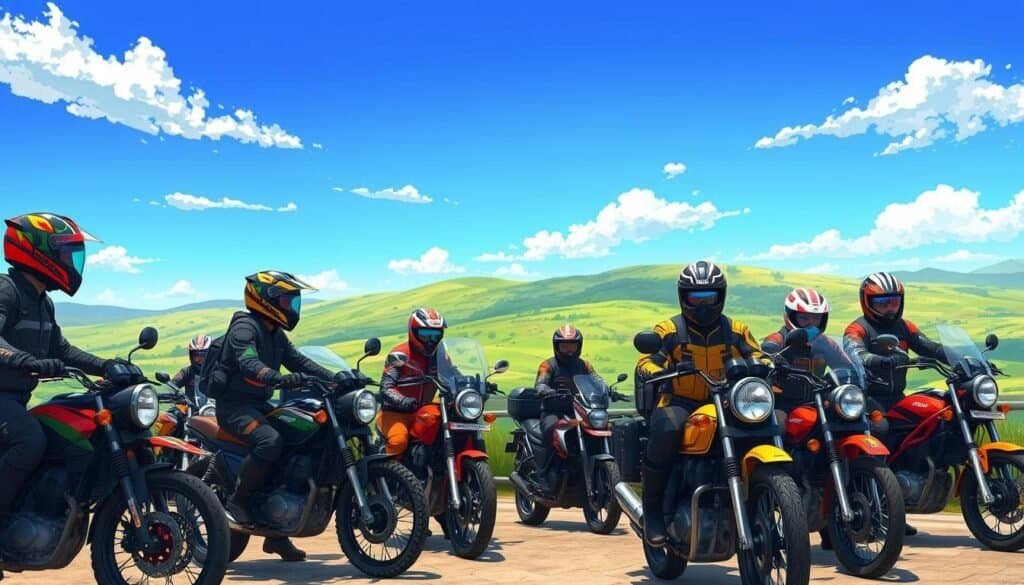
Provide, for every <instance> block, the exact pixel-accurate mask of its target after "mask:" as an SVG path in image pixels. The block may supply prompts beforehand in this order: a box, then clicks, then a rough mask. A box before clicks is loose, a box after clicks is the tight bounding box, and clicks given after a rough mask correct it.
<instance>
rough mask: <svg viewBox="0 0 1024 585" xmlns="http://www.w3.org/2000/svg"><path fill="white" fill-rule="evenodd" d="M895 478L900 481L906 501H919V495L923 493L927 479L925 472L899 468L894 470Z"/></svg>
mask: <svg viewBox="0 0 1024 585" xmlns="http://www.w3.org/2000/svg"><path fill="white" fill-rule="evenodd" d="M896 480H897V481H899V483H900V489H901V490H903V497H904V499H905V500H907V501H908V502H919V501H921V495H922V494H923V493H924V484H925V482H926V481H928V476H927V475H926V474H924V473H916V472H913V471H910V470H907V469H901V470H899V471H897V472H896Z"/></svg>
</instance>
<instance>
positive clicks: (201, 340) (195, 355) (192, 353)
mask: <svg viewBox="0 0 1024 585" xmlns="http://www.w3.org/2000/svg"><path fill="white" fill-rule="evenodd" d="M211 343H213V340H212V339H210V336H209V335H202V334H200V335H196V336H195V337H193V338H192V340H191V341H189V342H188V361H189V363H190V364H192V365H193V366H195V367H197V368H198V367H200V366H202V365H203V362H204V361H206V354H207V353H209V351H210V344H211Z"/></svg>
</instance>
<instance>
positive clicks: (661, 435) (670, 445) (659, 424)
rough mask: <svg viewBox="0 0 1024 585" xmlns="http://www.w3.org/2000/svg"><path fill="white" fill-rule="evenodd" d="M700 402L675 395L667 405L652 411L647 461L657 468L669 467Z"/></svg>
mask: <svg viewBox="0 0 1024 585" xmlns="http://www.w3.org/2000/svg"><path fill="white" fill-rule="evenodd" d="M697 406H698V404H697V403H696V402H694V401H692V400H687V399H685V398H679V397H673V398H672V401H671V402H669V403H668V404H666V405H665V406H659V407H656V408H655V409H654V412H652V413H651V426H650V433H649V435H648V438H647V462H648V463H649V464H650V465H651V466H652V467H655V468H661V469H664V468H667V467H668V466H669V465H670V464H671V463H672V459H673V458H674V457H675V456H676V453H678V452H679V445H680V443H681V442H682V440H683V431H684V430H685V429H686V421H687V420H688V419H689V418H690V414H691V413H692V412H693V411H694V409H696V408H697Z"/></svg>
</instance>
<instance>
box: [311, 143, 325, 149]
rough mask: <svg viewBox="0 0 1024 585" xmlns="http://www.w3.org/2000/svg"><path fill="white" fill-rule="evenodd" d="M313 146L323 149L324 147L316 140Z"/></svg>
mask: <svg viewBox="0 0 1024 585" xmlns="http://www.w3.org/2000/svg"><path fill="white" fill-rule="evenodd" d="M313 148H315V149H317V150H323V149H324V145H323V144H320V143H319V142H314V143H313Z"/></svg>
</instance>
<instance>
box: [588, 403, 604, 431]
mask: <svg viewBox="0 0 1024 585" xmlns="http://www.w3.org/2000/svg"><path fill="white" fill-rule="evenodd" d="M587 419H588V420H589V421H590V426H592V427H594V428H595V429H603V428H605V427H607V426H608V411H607V410H605V409H603V408H599V409H596V410H591V411H590V414H589V415H587Z"/></svg>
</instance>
